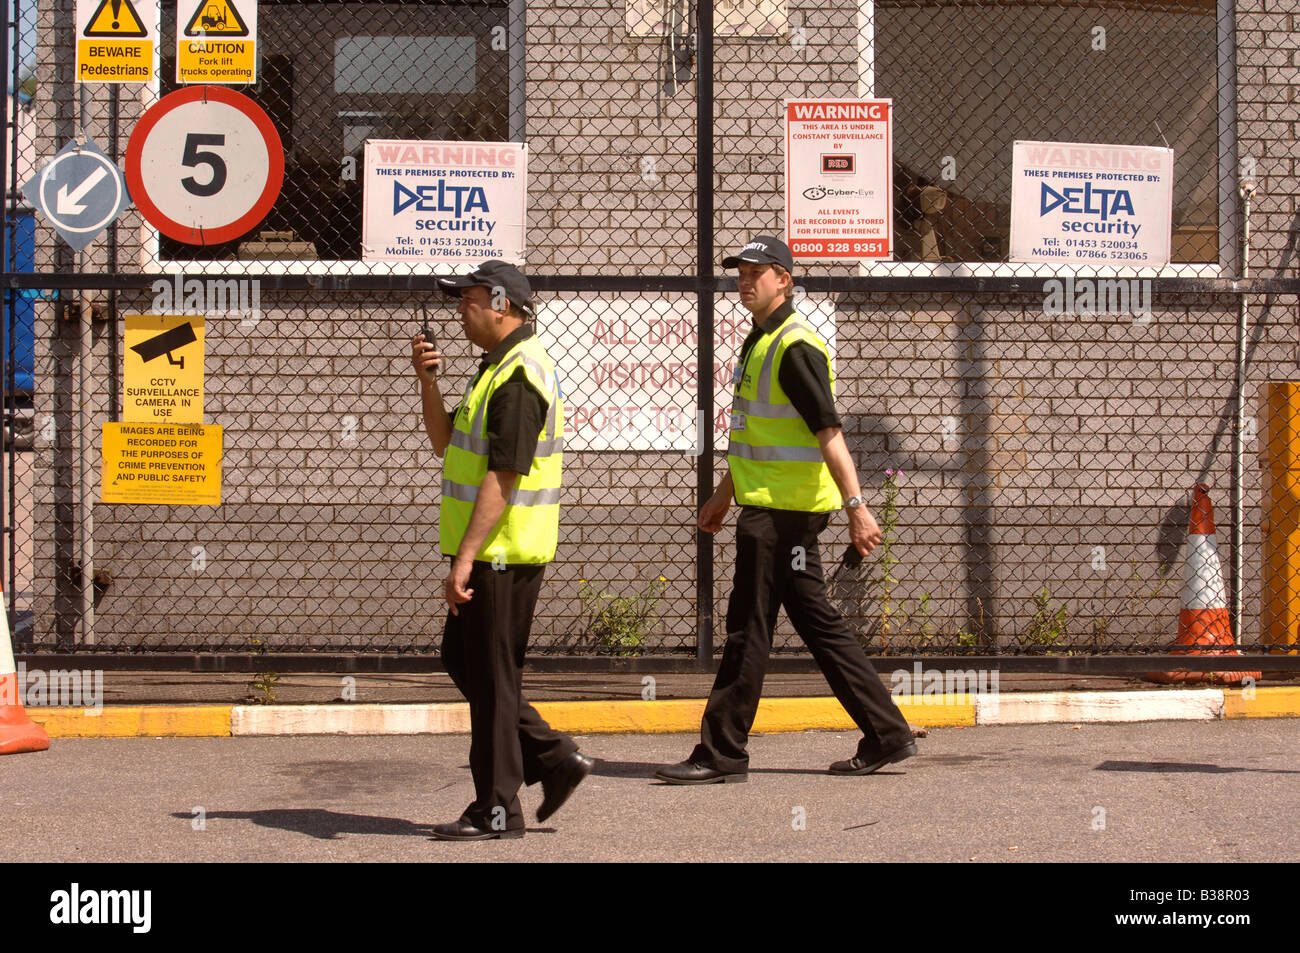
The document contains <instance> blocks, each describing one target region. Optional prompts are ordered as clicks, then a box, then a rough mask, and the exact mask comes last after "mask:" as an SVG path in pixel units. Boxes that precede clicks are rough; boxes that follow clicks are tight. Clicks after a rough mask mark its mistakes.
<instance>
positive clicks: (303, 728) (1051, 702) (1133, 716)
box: [27, 686, 1300, 738]
mask: <svg viewBox="0 0 1300 953" xmlns="http://www.w3.org/2000/svg"><path fill="white" fill-rule="evenodd" d="M895 701H896V702H897V704H898V707H899V709H900V711H902V713H903V715H904V717H906V718H907V720H908V721H909V722H911V723H912V724H914V725H919V726H923V727H927V728H934V727H950V726H968V727H971V726H978V725H1012V724H1037V723H1043V722H1074V723H1085V722H1135V721H1166V720H1200V721H1215V720H1219V719H1224V718H1297V717H1300V687H1289V686H1286V687H1266V688H1256V689H1253V690H1249V689H1239V688H1196V689H1173V690H1152V691H1094V692H1021V693H1015V694H1008V693H1004V694H1000V695H999V694H969V695H939V694H935V695H901V696H898V697H897V698H896V699H895ZM704 704H705V700H704V699H702V698H699V699H668V700H663V701H557V702H538V703H536V705H535V707H536V708H537V710H538V712H540V713H541V715H542V717H543V718H545V719H546V720H547V721H548V722H550V723H551V725H552V726H554V727H555V728H556V729H558V730H560V731H564V732H567V733H569V734H579V735H588V734H610V733H613V734H658V733H676V732H685V733H690V732H694V731H697V730H698V729H699V726H700V717H701V715H702V714H703V713H704ZM27 712H28V715H29V716H30V717H31V719H32V721H34V722H36V723H37V724H40V725H42V726H43V727H44V728H45V730H46V731H47V732H49V734H50V737H51V738H127V737H149V736H154V737H164V736H166V737H198V736H206V737H230V736H235V737H240V736H253V735H387V734H467V733H468V732H469V706H468V705H467V704H465V703H463V702H459V703H436V704H332V705H121V706H115V705H108V706H104V707H103V708H102V709H100V710H98V711H96V710H94V709H83V708H40V707H35V708H28V709H27ZM853 727H854V726H853V722H852V721H851V720H850V718H849V717H848V715H847V714H846V713H845V711H844V709H843V708H842V707H840V704H839V702H838V701H836V700H835V699H834V698H769V699H764V700H763V701H762V702H761V703H760V704H759V709H758V717H757V719H756V720H755V723H754V732H755V733H766V734H772V733H778V732H790V731H842V730H851V729H852V728H853Z"/></svg>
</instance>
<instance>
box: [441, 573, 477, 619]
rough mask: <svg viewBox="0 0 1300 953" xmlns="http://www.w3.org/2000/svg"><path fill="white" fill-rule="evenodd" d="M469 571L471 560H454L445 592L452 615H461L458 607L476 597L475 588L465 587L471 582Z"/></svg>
mask: <svg viewBox="0 0 1300 953" xmlns="http://www.w3.org/2000/svg"><path fill="white" fill-rule="evenodd" d="M469 571H470V561H468V560H461V559H455V560H452V564H451V572H449V573H448V574H447V586H446V592H445V593H444V594H445V596H446V598H447V605H448V607H449V608H450V609H451V614H452V615H460V612H459V611H458V610H457V609H456V607H457V606H458V605H463V604H464V603H466V602H469V601H470V599H473V598H474V590H473V589H466V588H465V584H466V583H468V582H469Z"/></svg>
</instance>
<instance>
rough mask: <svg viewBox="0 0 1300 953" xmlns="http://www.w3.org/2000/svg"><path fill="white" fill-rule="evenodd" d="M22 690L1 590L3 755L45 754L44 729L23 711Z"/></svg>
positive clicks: (46, 738) (0, 744) (0, 717)
mask: <svg viewBox="0 0 1300 953" xmlns="http://www.w3.org/2000/svg"><path fill="white" fill-rule="evenodd" d="M22 690H23V686H22V685H20V684H18V670H17V669H16V668H14V649H13V643H12V642H10V641H9V615H8V613H6V612H5V608H4V589H3V588H0V754H20V753H22V752H24V751H44V750H45V749H46V748H48V747H49V746H50V736H49V735H47V734H46V733H45V729H44V728H42V727H41V726H40V725H37V724H33V723H32V720H31V719H30V718H28V717H27V712H26V711H25V710H24V709H23V699H22Z"/></svg>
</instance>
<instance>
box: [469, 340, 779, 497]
mask: <svg viewBox="0 0 1300 953" xmlns="http://www.w3.org/2000/svg"><path fill="white" fill-rule="evenodd" d="M532 336H533V329H532V328H531V327H530V326H529V325H527V324H525V325H522V326H521V327H518V328H516V329H515V330H513V331H511V332H510V333H509V334H507V335H506V336H505V337H504V338H503V339H502V340H501V343H500V344H498V345H497V346H496V347H494V348H493V349H492V350H491V351H490V352H488V353H487V354H484V355H483V359H482V360H481V361H480V362H479V367H478V374H475V375H474V379H473V380H472V381H470V385H469V387H468V388H466V391H465V393H466V396H468V395H469V392H470V391H472V390H473V389H474V385H475V384H476V383H477V382H478V379H479V377H480V376H481V375H482V374H483V373H484V371H486V370H487V368H489V367H490V366H492V365H493V364H496V363H498V362H500V360H501V359H502V358H503V357H505V356H506V353H507V352H508V351H509V350H510V349H511V348H512V347H514V346H515V345H516V344H518V343H519V342H520V341H525V340H527V339H528V338H530V337H532ZM782 386H785V385H784V384H782ZM547 407H548V401H547V399H546V398H545V397H543V396H542V395H541V394H540V393H538V391H537V389H536V388H535V387H533V385H532V384H530V383H529V382H528V375H527V374H526V373H525V372H524V369H523V368H522V367H519V368H516V369H515V371H514V373H513V374H511V375H510V378H509V379H508V380H507V381H506V382H505V383H503V384H499V385H497V389H496V391H495V392H494V393H493V394H492V399H491V400H489V401H488V405H487V441H488V453H487V457H488V469H489V470H508V471H509V472H511V473H520V474H526V473H528V472H529V471H530V470H531V469H532V468H533V457H534V455H535V454H536V453H537V440H538V435H539V434H540V433H541V431H542V426H543V424H544V423H545V422H546V411H547ZM457 410H459V405H457ZM455 415H456V412H455V411H452V413H451V416H452V418H453V419H454V418H455Z"/></svg>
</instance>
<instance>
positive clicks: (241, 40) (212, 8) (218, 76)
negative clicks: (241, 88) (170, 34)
mask: <svg viewBox="0 0 1300 953" xmlns="http://www.w3.org/2000/svg"><path fill="white" fill-rule="evenodd" d="M176 22H177V23H182V24H184V28H183V29H180V30H178V31H177V33H176V81H177V82H178V83H226V84H238V83H255V82H257V0H238V5H236V0H177V3H176Z"/></svg>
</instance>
